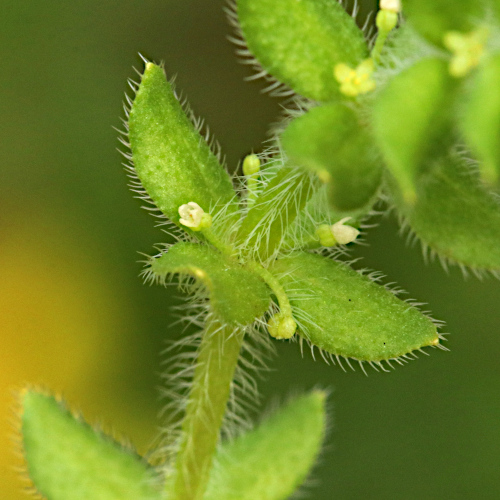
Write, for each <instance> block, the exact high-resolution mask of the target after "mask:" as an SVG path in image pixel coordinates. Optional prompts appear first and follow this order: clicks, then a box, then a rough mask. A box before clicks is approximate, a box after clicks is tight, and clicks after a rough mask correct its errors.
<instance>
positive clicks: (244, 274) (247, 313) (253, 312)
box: [150, 242, 270, 324]
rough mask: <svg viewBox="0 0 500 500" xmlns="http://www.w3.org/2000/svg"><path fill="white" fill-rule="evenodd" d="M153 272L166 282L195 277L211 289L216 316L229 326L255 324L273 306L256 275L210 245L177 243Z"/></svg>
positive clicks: (153, 262) (154, 263)
mask: <svg viewBox="0 0 500 500" xmlns="http://www.w3.org/2000/svg"><path fill="white" fill-rule="evenodd" d="M150 271H151V272H152V273H153V274H154V275H156V276H158V277H159V278H160V279H162V280H163V281H164V280H165V278H166V277H167V276H168V275H172V274H177V273H181V274H188V275H191V276H193V277H194V278H195V279H196V280H198V281H199V282H201V283H202V284H203V285H204V286H205V287H206V288H207V290H208V293H209V296H210V307H211V308H212V310H213V311H214V313H215V314H216V315H217V316H218V317H219V318H220V319H221V320H223V321H225V322H227V323H231V324H249V323H252V322H253V321H254V320H255V319H256V318H259V317H260V316H262V315H263V314H264V313H265V312H266V310H267V308H268V306H269V300H270V296H269V289H268V288H267V285H266V284H265V283H264V282H263V281H262V280H261V279H260V278H259V277H258V276H257V275H256V274H254V273H253V272H252V271H249V270H248V269H246V268H244V267H243V266H241V265H240V264H239V263H238V262H237V261H236V260H233V259H232V258H230V257H226V256H224V255H222V254H221V253H219V252H218V251H217V250H214V249H213V248H211V247H208V246H206V245H201V244H195V243H182V242H181V243H177V244H175V245H174V246H172V247H170V249H169V250H168V252H167V253H164V254H163V255H162V256H160V257H158V258H155V259H152V260H151V262H150Z"/></svg>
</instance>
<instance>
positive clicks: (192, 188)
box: [129, 63, 234, 229]
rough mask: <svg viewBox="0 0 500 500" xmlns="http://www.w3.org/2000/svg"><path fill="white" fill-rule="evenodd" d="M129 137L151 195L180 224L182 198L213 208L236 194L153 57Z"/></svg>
mask: <svg viewBox="0 0 500 500" xmlns="http://www.w3.org/2000/svg"><path fill="white" fill-rule="evenodd" d="M129 140H130V146H131V149H132V158H133V161H134V165H135V171H136V173H137V176H138V177H139V179H140V181H141V184H142V186H143V187H144V189H145V191H146V193H147V195H148V196H149V197H150V198H151V200H152V201H153V202H154V203H155V205H156V206H157V207H158V208H159V209H160V210H161V211H162V212H163V213H164V214H165V215H166V216H167V217H168V218H169V219H171V220H172V221H173V222H175V223H176V224H179V218H180V217H179V213H178V209H179V207H180V206H181V205H183V204H186V203H189V202H195V203H197V204H198V205H200V206H201V208H202V209H203V210H205V212H209V211H210V212H212V213H214V212H217V211H218V210H219V209H220V208H221V207H222V206H224V205H226V204H227V203H229V202H230V201H231V200H232V199H233V197H234V190H233V186H232V183H231V180H230V178H229V175H228V174H227V172H226V171H225V170H224V169H223V167H222V166H221V165H220V164H219V161H218V160H217V158H216V156H215V155H214V154H213V153H212V151H211V150H210V147H209V146H208V144H207V143H206V142H205V140H204V138H202V137H201V136H200V134H199V133H198V131H197V130H196V129H195V127H194V125H193V124H192V122H191V121H190V119H189V118H188V117H187V116H186V114H185V113H184V111H183V109H182V106H181V104H180V103H179V101H178V100H177V97H176V96H175V94H174V91H173V88H172V85H171V84H170V83H169V82H167V80H166V78H165V73H164V71H163V68H161V67H159V66H155V65H154V64H152V63H148V64H146V69H145V71H144V75H143V76H142V80H141V83H140V86H139V89H138V91H137V94H136V96H135V99H134V102H133V105H132V109H131V110H130V115H129ZM182 227H183V228H184V229H186V228H185V227H184V226H182Z"/></svg>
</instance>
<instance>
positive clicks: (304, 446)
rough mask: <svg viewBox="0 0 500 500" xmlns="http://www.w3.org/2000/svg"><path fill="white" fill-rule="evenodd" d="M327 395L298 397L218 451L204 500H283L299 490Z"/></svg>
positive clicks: (316, 444) (322, 423)
mask: <svg viewBox="0 0 500 500" xmlns="http://www.w3.org/2000/svg"><path fill="white" fill-rule="evenodd" d="M325 397H326V395H325V394H324V393H323V392H321V391H314V392H312V393H311V394H308V395H305V396H301V397H299V398H297V399H295V400H293V401H291V402H290V403H288V404H287V405H286V406H284V407H283V408H281V409H280V410H278V411H277V412H275V413H274V414H273V415H271V416H270V417H268V418H267V419H266V420H264V421H263V422H262V423H261V424H260V425H259V426H258V427H257V428H255V429H254V430H252V431H249V432H247V433H245V434H243V435H242V436H240V437H238V438H237V439H235V440H234V441H232V442H228V443H225V444H223V445H222V446H221V447H220V449H219V450H218V453H217V456H216V464H215V467H214V469H213V471H212V474H211V477H210V482H209V485H208V490H207V492H206V494H205V497H204V499H205V500H234V499H238V500H256V499H258V500H284V499H286V498H289V496H290V495H291V494H292V493H293V492H294V491H295V490H296V489H297V488H298V487H299V486H300V484H301V483H302V482H303V481H304V479H305V478H306V476H307V474H308V473H309V471H310V469H311V468H312V466H313V465H314V462H315V460H316V458H317V456H318V454H319V451H320V448H321V444H322V442H323V438H324V436H325V427H326V413H325Z"/></svg>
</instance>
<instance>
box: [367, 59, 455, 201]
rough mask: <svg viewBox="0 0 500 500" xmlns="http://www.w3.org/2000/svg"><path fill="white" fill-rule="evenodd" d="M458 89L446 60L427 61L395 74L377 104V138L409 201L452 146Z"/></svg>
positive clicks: (375, 116)
mask: <svg viewBox="0 0 500 500" xmlns="http://www.w3.org/2000/svg"><path fill="white" fill-rule="evenodd" d="M455 85H456V82H455V81H454V79H453V78H452V77H451V76H450V75H449V73H448V67H447V63H446V62H445V61H443V60H440V59H434V58H427V59H423V60H420V61H419V62H417V63H416V64H414V65H413V66H411V67H409V68H407V69H405V70H403V71H402V72H401V73H399V74H398V75H396V76H395V77H394V78H393V79H392V80H390V82H389V83H388V84H387V86H386V87H385V88H383V89H382V90H381V91H380V93H379V94H378V95H377V97H376V99H375V102H374V103H373V128H374V134H375V138H376V140H377V143H378V145H379V146H380V149H381V151H382V153H383V155H384V158H385V161H386V165H387V167H388V169H389V170H390V172H391V173H392V175H393V176H394V178H395V179H396V181H397V182H398V184H399V185H400V187H401V190H402V192H403V195H404V196H405V198H406V200H407V201H408V202H413V201H415V191H416V187H415V183H416V180H417V178H418V176H419V175H420V174H421V173H422V171H423V170H424V169H425V166H426V165H427V164H428V161H427V160H428V159H429V158H432V157H434V156H435V155H436V154H440V153H441V151H442V150H443V149H444V148H446V146H447V145H448V142H449V137H450V128H451V127H450V110H451V103H452V102H453V98H454V95H455V94H454V89H455Z"/></svg>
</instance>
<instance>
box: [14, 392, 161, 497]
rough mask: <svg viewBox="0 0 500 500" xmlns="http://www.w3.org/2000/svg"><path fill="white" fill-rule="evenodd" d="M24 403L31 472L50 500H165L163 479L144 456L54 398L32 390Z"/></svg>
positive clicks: (25, 440) (24, 437) (23, 420)
mask: <svg viewBox="0 0 500 500" xmlns="http://www.w3.org/2000/svg"><path fill="white" fill-rule="evenodd" d="M21 403H22V416H21V423H22V440H23V448H24V455H25V459H26V462H27V467H28V473H29V476H30V478H31V480H32V481H33V483H34V485H35V487H36V489H37V490H38V492H39V493H40V494H42V495H43V496H44V497H46V498H47V499H48V500H89V499H92V500H116V499H118V498H119V499H120V500H160V498H161V494H160V491H159V489H158V488H157V486H158V478H157V477H155V473H154V470H153V468H152V467H150V466H149V465H148V464H147V463H146V462H145V461H144V460H143V459H141V457H139V456H138V455H136V454H134V453H132V452H131V451H130V450H128V449H126V448H124V447H123V446H120V445H119V444H118V443H116V442H115V441H113V440H112V439H111V438H109V437H107V436H104V435H103V434H101V433H98V432H96V431H95V430H94V429H92V428H91V427H90V426H89V425H88V424H86V423H85V422H83V421H82V420H80V419H76V418H75V417H74V416H73V415H72V414H71V413H70V412H69V411H68V410H67V409H66V408H65V407H64V405H63V404H62V403H59V402H58V401H56V400H55V399H54V398H53V397H51V396H46V395H44V394H41V393H39V392H36V391H31V390H29V391H26V392H23V394H22V399H21Z"/></svg>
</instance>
